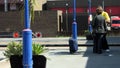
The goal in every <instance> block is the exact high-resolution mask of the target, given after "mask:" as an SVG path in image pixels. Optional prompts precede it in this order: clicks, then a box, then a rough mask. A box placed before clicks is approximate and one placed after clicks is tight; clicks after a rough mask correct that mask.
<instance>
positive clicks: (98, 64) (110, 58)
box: [83, 46, 120, 68]
mask: <svg viewBox="0 0 120 68" xmlns="http://www.w3.org/2000/svg"><path fill="white" fill-rule="evenodd" d="M92 48H93V47H87V50H86V52H85V53H84V55H83V57H88V60H87V64H86V67H85V68H119V67H120V47H119V46H112V47H110V52H109V53H105V52H104V53H102V54H94V53H92Z"/></svg>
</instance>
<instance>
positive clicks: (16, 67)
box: [4, 42, 46, 68]
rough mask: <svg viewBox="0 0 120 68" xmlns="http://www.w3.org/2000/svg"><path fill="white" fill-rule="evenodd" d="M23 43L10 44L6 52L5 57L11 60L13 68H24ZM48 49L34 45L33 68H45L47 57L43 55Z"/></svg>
mask: <svg viewBox="0 0 120 68" xmlns="http://www.w3.org/2000/svg"><path fill="white" fill-rule="evenodd" d="M22 50H23V49H22V43H21V42H19V43H16V42H10V43H9V44H8V45H7V49H6V50H5V52H4V56H5V57H6V58H8V59H10V64H11V68H23V64H22V58H23V56H22ZM45 50H46V49H45V48H44V46H42V45H40V44H36V43H33V44H32V52H33V68H45V67H46V57H45V56H44V55H41V53H43V52H44V51H45Z"/></svg>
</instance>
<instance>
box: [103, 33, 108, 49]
mask: <svg viewBox="0 0 120 68" xmlns="http://www.w3.org/2000/svg"><path fill="white" fill-rule="evenodd" d="M106 35H107V33H105V34H104V36H103V45H102V49H103V50H106V49H109V46H108V42H107V39H106Z"/></svg>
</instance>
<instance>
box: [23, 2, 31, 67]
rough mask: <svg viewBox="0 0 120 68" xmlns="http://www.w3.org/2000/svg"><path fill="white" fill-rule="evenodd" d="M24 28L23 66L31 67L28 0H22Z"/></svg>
mask: <svg viewBox="0 0 120 68" xmlns="http://www.w3.org/2000/svg"><path fill="white" fill-rule="evenodd" d="M24 5H25V6H24V8H25V29H24V30H23V68H32V64H33V61H32V31H31V29H30V16H29V0H24Z"/></svg>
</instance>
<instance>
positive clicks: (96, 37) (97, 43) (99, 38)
mask: <svg viewBox="0 0 120 68" xmlns="http://www.w3.org/2000/svg"><path fill="white" fill-rule="evenodd" d="M104 35H105V34H104V33H95V34H93V43H94V46H93V53H102V45H103V40H104Z"/></svg>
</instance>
